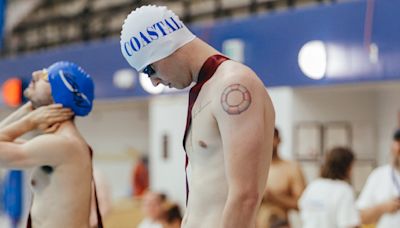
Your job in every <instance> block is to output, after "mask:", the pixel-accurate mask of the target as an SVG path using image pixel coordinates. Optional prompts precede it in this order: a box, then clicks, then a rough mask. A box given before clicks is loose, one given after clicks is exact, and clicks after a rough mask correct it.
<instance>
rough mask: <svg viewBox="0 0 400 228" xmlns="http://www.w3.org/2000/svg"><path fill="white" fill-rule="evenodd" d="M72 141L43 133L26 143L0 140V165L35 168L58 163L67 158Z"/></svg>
mask: <svg viewBox="0 0 400 228" xmlns="http://www.w3.org/2000/svg"><path fill="white" fill-rule="evenodd" d="M67 148H71V145H70V143H69V144H68V142H67V141H66V140H65V139H64V138H62V137H61V136H56V135H41V136H38V137H35V138H34V139H32V140H29V141H28V142H26V143H24V144H17V143H14V142H0V167H7V168H17V169H24V168H33V167H37V166H43V165H50V166H53V165H54V166H55V165H58V164H59V163H60V162H61V161H62V160H63V159H67V158H66V156H64V155H65V154H67V153H64V152H65V151H66V150H67Z"/></svg>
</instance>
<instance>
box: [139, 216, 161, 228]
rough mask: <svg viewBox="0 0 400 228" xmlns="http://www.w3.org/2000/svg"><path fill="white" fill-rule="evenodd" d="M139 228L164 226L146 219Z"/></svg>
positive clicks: (159, 227)
mask: <svg viewBox="0 0 400 228" xmlns="http://www.w3.org/2000/svg"><path fill="white" fill-rule="evenodd" d="M137 228H162V225H161V224H160V223H158V222H156V221H153V220H151V219H148V218H145V219H143V220H142V222H141V223H140V224H139V225H138V226H137Z"/></svg>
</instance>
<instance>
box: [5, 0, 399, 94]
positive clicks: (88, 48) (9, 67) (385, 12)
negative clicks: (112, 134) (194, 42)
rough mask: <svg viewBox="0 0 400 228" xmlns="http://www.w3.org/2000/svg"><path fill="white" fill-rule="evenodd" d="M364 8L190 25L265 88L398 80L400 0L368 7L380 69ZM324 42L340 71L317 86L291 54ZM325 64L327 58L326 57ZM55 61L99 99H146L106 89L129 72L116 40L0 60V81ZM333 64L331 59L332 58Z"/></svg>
mask: <svg viewBox="0 0 400 228" xmlns="http://www.w3.org/2000/svg"><path fill="white" fill-rule="evenodd" d="M366 6H367V3H366V1H365V0H354V1H350V2H346V3H338V4H331V5H319V6H312V7H307V8H304V7H303V8H301V9H291V10H288V11H285V12H275V13H268V14H264V15H259V16H252V17H248V18H246V19H234V20H232V19H231V20H223V21H219V22H216V23H214V24H203V25H193V26H192V30H193V31H194V32H195V33H196V34H197V35H198V36H199V37H201V38H203V39H204V40H206V41H207V42H209V43H210V44H211V45H213V46H214V47H216V48H217V49H219V50H221V47H222V43H223V41H224V40H226V39H230V38H239V39H242V40H243V41H244V42H245V46H246V48H245V63H246V64H247V65H249V66H250V67H251V68H253V69H254V70H255V71H256V72H257V73H258V74H259V76H260V77H261V78H262V80H263V81H264V83H265V84H266V86H313V85H315V86H319V85H331V84H338V83H359V82H370V81H382V80H399V79H400V64H398V62H399V57H400V24H399V21H400V14H399V13H398V11H399V9H400V1H398V0H379V1H376V2H375V5H374V15H373V16H374V17H373V20H372V22H373V23H372V36H371V41H372V42H374V43H376V44H377V45H378V47H379V48H380V49H379V62H378V63H375V64H373V63H371V62H370V60H369V57H368V51H367V49H366V48H365V42H366V40H368V39H366V37H365V34H364V29H365V20H366V19H365V17H366V8H367V7H366ZM316 39H317V40H322V41H324V42H326V43H327V44H329V45H330V46H336V47H340V48H342V50H344V53H343V54H344V55H343V59H342V60H344V62H345V63H346V64H347V65H346V71H345V72H344V73H343V75H341V76H342V77H341V78H335V77H333V76H335V75H334V74H332V75H331V74H330V72H327V76H326V77H325V78H324V79H322V80H312V79H309V78H307V77H305V76H304V75H303V73H302V72H301V70H300V69H299V67H298V64H297V55H298V52H299V50H300V48H301V47H302V45H303V44H305V43H306V42H307V41H310V40H316ZM328 58H329V53H328ZM58 60H71V61H74V62H77V63H79V64H80V65H82V66H83V67H84V68H85V69H86V70H87V71H88V72H89V73H90V74H91V75H92V76H93V78H94V79H95V82H96V96H97V98H115V97H132V96H145V95H147V93H146V92H144V90H143V89H142V88H141V87H140V86H136V87H135V88H133V89H130V90H120V89H117V88H115V87H114V86H113V85H112V75H113V74H114V72H115V71H117V70H118V69H121V68H129V65H128V64H127V63H126V61H125V60H124V59H123V57H122V54H121V53H120V48H119V40H118V39H110V40H106V41H102V42H92V43H89V44H79V45H73V46H69V47H64V48H60V49H56V50H52V51H49V52H42V53H35V54H30V55H25V56H20V57H17V58H12V59H6V60H2V61H0V82H2V81H4V80H5V79H6V78H7V77H10V76H16V75H18V76H23V77H29V76H30V73H31V72H32V71H33V70H37V69H41V68H43V67H47V66H48V65H50V64H51V63H52V62H55V61H58ZM331 60H332V59H331Z"/></svg>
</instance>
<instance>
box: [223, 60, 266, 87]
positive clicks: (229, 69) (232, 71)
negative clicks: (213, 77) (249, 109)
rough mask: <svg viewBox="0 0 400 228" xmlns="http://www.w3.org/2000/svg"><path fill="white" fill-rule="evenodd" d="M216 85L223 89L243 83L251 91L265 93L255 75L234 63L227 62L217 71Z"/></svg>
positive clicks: (262, 85)
mask: <svg viewBox="0 0 400 228" xmlns="http://www.w3.org/2000/svg"><path fill="white" fill-rule="evenodd" d="M217 73H218V74H219V75H218V77H217V78H218V79H217V81H218V83H217V84H218V85H220V86H222V87H224V86H227V85H230V84H233V83H244V84H246V85H247V86H249V87H251V89H252V90H260V91H262V92H266V91H265V87H264V84H263V82H262V81H261V79H260V78H259V77H258V76H257V74H256V73H255V72H254V71H253V70H252V69H250V68H249V67H247V66H246V65H243V64H241V63H238V62H235V61H227V62H225V63H224V64H222V65H221V69H218V71H217Z"/></svg>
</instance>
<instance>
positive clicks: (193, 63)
mask: <svg viewBox="0 0 400 228" xmlns="http://www.w3.org/2000/svg"><path fill="white" fill-rule="evenodd" d="M181 51H182V57H183V60H184V61H186V64H187V65H188V66H189V71H190V74H191V75H190V76H191V81H192V82H195V83H197V81H198V76H199V73H200V69H201V68H202V66H203V65H204V63H205V62H206V60H207V59H208V58H209V57H211V56H213V55H216V54H221V53H220V52H218V51H217V50H215V49H214V48H213V47H211V46H210V45H208V44H207V43H205V42H204V41H202V40H200V39H198V38H195V39H194V40H193V41H192V42H190V43H188V44H187V45H185V46H184V47H183V48H182V50H181ZM193 53H196V54H193Z"/></svg>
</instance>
